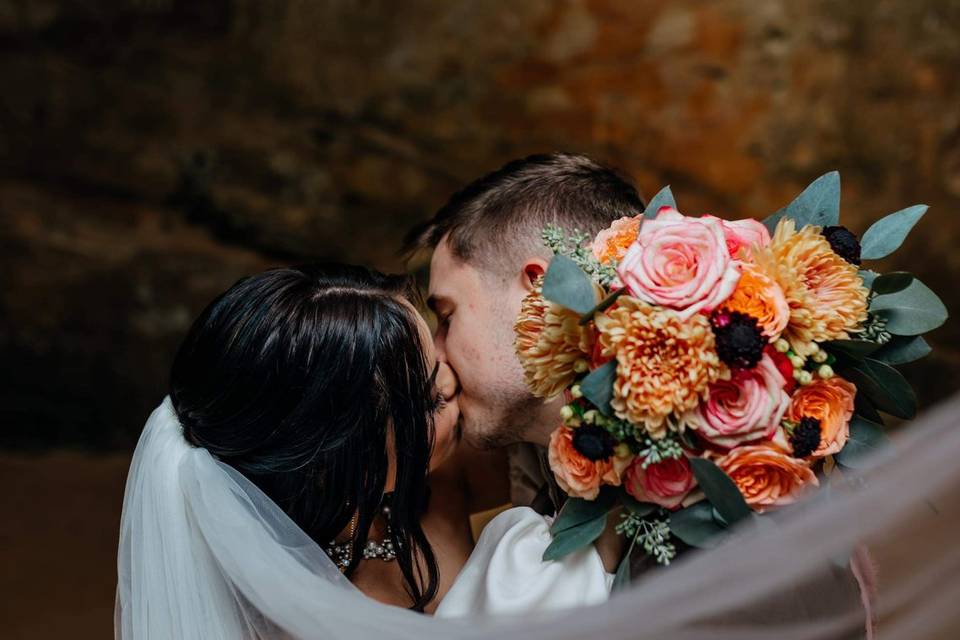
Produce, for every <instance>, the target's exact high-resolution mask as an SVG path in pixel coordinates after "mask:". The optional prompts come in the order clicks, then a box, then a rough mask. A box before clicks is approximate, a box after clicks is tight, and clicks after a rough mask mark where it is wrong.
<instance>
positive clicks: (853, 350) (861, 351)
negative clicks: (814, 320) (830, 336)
mask: <svg viewBox="0 0 960 640" xmlns="http://www.w3.org/2000/svg"><path fill="white" fill-rule="evenodd" d="M821 346H823V347H824V348H825V349H826V350H827V352H828V353H833V354H834V355H836V354H843V355H845V356H848V357H850V358H852V359H854V360H863V359H864V358H866V357H867V356H869V355H870V354H872V353H873V352H874V351H876V350H877V349H879V348H880V345H879V344H878V343H876V342H870V341H869V340H831V341H829V342H825V343H823V345H821Z"/></svg>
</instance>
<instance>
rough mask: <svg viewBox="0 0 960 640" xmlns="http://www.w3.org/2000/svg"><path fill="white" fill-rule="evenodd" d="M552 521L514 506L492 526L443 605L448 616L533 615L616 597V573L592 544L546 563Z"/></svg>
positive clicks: (441, 610)
mask: <svg viewBox="0 0 960 640" xmlns="http://www.w3.org/2000/svg"><path fill="white" fill-rule="evenodd" d="M551 539H552V537H551V535H550V520H549V519H547V518H545V517H543V516H541V515H540V514H539V513H537V512H536V511H534V510H533V509H531V508H529V507H514V508H512V509H508V510H506V511H504V512H503V513H501V514H499V515H498V516H497V517H495V518H494V519H493V520H491V521H490V522H489V524H487V526H486V527H484V529H483V533H481V534H480V539H479V540H477V545H476V547H475V548H474V550H473V553H471V554H470V559H469V560H467V564H466V565H465V566H464V567H463V570H462V571H461V572H460V575H459V576H457V579H456V581H455V582H454V584H453V586H452V587H451V588H450V590H449V591H448V592H447V595H446V596H444V598H443V600H442V601H441V602H440V605H439V606H438V607H437V613H436V615H437V616H439V617H444V618H452V617H459V616H473V615H485V616H486V615H508V614H521V613H524V614H530V613H534V612H540V611H556V610H560V609H569V608H571V607H578V606H585V605H591V604H598V603H600V602H603V601H604V600H606V599H607V598H608V597H609V595H610V587H611V585H612V584H613V574H609V573H607V572H606V570H605V569H604V567H603V562H601V560H600V555H599V554H598V553H597V551H596V549H594V547H593V546H592V545H590V546H588V547H587V548H585V549H582V550H580V551H577V552H575V553H572V554H570V555H568V556H565V557H564V558H563V559H562V560H559V561H551V562H544V561H542V560H541V559H540V558H541V556H543V552H544V550H545V549H546V548H547V545H549V544H550V541H551Z"/></svg>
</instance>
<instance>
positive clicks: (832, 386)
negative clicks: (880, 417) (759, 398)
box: [787, 376, 857, 458]
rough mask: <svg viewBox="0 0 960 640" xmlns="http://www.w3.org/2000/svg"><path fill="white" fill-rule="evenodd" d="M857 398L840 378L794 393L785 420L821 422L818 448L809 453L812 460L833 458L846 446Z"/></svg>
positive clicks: (822, 381)
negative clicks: (855, 398)
mask: <svg viewBox="0 0 960 640" xmlns="http://www.w3.org/2000/svg"><path fill="white" fill-rule="evenodd" d="M856 395H857V388H856V387H855V386H854V385H853V384H852V383H850V382H847V381H846V380H844V379H843V378H841V377H840V376H833V377H832V378H827V379H826V380H822V379H817V380H814V381H813V382H811V383H810V384H808V385H806V386H803V387H800V388H799V389H797V391H796V393H794V394H793V398H792V400H791V402H790V408H789V409H788V410H787V419H788V420H790V421H791V422H800V420H801V419H802V418H805V417H806V418H816V419H817V420H819V421H820V446H819V447H817V449H816V450H815V451H814V452H813V453H812V454H811V455H812V456H813V457H815V458H822V457H823V456H828V455H832V454H834V453H837V452H839V451H840V450H841V449H843V447H844V445H846V444H847V438H849V437H850V418H851V417H853V399H854V397H856Z"/></svg>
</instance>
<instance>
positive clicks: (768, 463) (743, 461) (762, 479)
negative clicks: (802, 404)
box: [717, 444, 819, 513]
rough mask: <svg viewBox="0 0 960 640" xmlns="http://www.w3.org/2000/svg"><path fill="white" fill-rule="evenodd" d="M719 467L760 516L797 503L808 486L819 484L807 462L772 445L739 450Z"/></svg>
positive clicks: (722, 460)
mask: <svg viewBox="0 0 960 640" xmlns="http://www.w3.org/2000/svg"><path fill="white" fill-rule="evenodd" d="M717 466H719V467H720V468H721V469H723V471H725V472H726V473H727V475H729V476H730V477H731V478H733V481H734V483H735V484H736V485H737V488H738V489H740V493H742V494H743V497H744V499H746V501H747V504H749V505H750V506H751V507H752V508H753V509H754V511H758V512H760V513H762V512H763V511H765V510H766V509H767V508H769V507H779V506H782V505H786V504H790V503H792V502H796V500H797V498H798V497H799V495H800V492H801V491H802V490H803V488H804V487H805V486H807V485H813V486H817V485H818V484H819V482H818V481H817V476H816V475H814V473H813V471H812V470H811V469H810V466H809V465H808V464H807V463H806V462H804V461H803V460H797V459H796V458H793V457H791V456H789V455H787V454H786V453H784V452H783V451H781V450H780V449H779V448H777V447H775V446H773V445H769V444H759V445H747V446H744V447H738V448H736V449H734V450H733V451H731V452H730V453H728V454H727V455H725V456H724V457H722V458H720V459H719V460H718V461H717Z"/></svg>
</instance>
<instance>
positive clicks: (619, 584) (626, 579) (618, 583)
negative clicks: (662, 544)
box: [611, 544, 633, 591]
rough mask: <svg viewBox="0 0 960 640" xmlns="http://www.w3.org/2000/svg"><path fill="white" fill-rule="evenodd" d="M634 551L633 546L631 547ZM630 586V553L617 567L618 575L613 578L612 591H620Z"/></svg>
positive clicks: (628, 552)
mask: <svg viewBox="0 0 960 640" xmlns="http://www.w3.org/2000/svg"><path fill="white" fill-rule="evenodd" d="M630 549H631V550H632V549H633V545H632V544H631V545H630ZM629 586H630V551H627V553H626V554H625V555H624V556H623V559H622V560H621V561H620V564H619V565H617V573H616V574H615V575H614V576H613V585H612V586H611V591H620V590H622V589H625V588H627V587H629Z"/></svg>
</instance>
